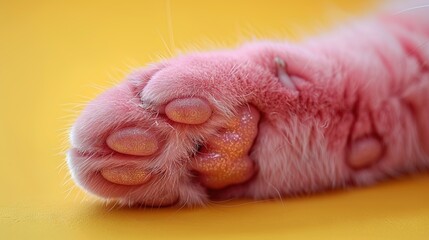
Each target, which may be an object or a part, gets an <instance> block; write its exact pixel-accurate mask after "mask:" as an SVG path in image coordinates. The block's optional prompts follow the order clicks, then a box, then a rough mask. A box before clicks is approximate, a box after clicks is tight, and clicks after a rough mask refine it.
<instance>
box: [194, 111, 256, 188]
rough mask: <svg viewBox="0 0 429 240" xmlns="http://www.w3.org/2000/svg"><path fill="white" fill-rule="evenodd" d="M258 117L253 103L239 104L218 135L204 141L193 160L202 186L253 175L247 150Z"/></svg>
mask: <svg viewBox="0 0 429 240" xmlns="http://www.w3.org/2000/svg"><path fill="white" fill-rule="evenodd" d="M259 117H260V116H259V112H258V111H257V110H256V109H255V108H254V107H252V106H248V107H247V106H246V107H242V108H241V109H240V110H239V111H238V114H237V115H236V116H235V117H233V118H232V119H230V121H229V122H228V123H227V125H226V126H225V128H224V129H223V130H222V131H220V132H219V135H217V136H214V137H212V138H210V139H209V140H208V141H207V143H206V144H205V146H204V147H203V149H201V151H200V154H199V155H198V156H197V157H196V158H195V161H194V163H193V167H194V169H195V170H196V171H198V172H199V173H201V176H200V180H201V182H202V184H203V185H204V186H206V187H208V188H212V189H220V188H224V187H226V186H229V185H232V184H238V183H243V182H246V181H247V180H249V179H250V178H251V177H252V176H253V174H254V172H255V167H254V163H253V161H252V160H251V159H250V158H249V157H248V152H249V150H250V148H251V147H252V144H253V141H254V139H255V137H256V135H257V132H258V122H259Z"/></svg>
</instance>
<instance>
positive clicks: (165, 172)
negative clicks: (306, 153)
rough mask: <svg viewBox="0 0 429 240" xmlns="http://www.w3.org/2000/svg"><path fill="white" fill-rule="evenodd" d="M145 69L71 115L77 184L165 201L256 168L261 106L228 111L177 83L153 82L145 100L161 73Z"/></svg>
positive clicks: (186, 198) (115, 195) (110, 195)
mask: <svg viewBox="0 0 429 240" xmlns="http://www.w3.org/2000/svg"><path fill="white" fill-rule="evenodd" d="M149 71H150V70H149ZM147 73H148V71H147V70H144V71H143V72H142V73H140V74H137V75H136V76H135V77H136V78H138V79H139V81H138V84H140V83H144V85H138V84H136V83H135V82H134V80H133V79H131V80H130V81H126V82H124V83H123V84H121V85H119V86H117V87H115V88H113V89H111V90H109V91H107V92H105V93H104V94H102V95H101V96H100V97H98V98H97V99H95V100H94V101H92V102H91V103H90V104H89V105H88V107H87V108H86V109H85V110H84V112H83V114H82V115H81V116H80V117H79V119H78V120H77V122H76V124H75V125H74V127H73V130H72V133H71V135H72V136H71V138H72V145H73V148H72V149H71V150H70V152H69V154H68V163H69V165H70V167H71V170H72V176H73V178H74V179H75V180H76V181H77V182H78V184H79V185H80V186H82V187H83V188H84V189H86V190H88V191H89V192H91V193H94V194H96V195H98V196H101V197H104V198H107V199H114V200H118V201H119V202H121V203H123V204H141V205H145V206H166V205H171V204H176V203H178V204H189V205H196V204H201V203H202V201H205V199H206V198H207V193H206V190H208V189H222V188H225V187H228V186H231V185H236V184H241V183H245V182H247V181H249V180H250V179H251V178H252V176H253V175H254V174H255V172H256V167H255V163H254V161H252V159H251V158H250V157H249V154H250V151H251V147H252V144H253V142H254V140H255V138H256V136H257V133H258V122H259V118H260V114H259V111H258V110H257V109H256V108H255V107H253V106H251V105H249V104H246V103H243V104H240V105H236V106H233V107H232V109H231V112H228V113H226V112H224V109H222V108H219V107H222V106H223V105H219V101H221V100H218V101H214V99H213V98H212V97H206V96H204V95H199V96H198V94H190V93H187V92H186V91H182V92H180V88H179V87H177V88H176V90H174V89H173V90H172V89H170V88H169V87H168V88H165V89H164V90H162V89H160V88H162V86H161V87H160V86H157V87H156V89H157V90H159V92H158V93H157V94H156V96H155V98H154V97H152V99H148V97H147V96H149V98H151V97H150V94H149V93H147V92H145V91H148V89H149V90H150V88H151V86H152V85H156V84H159V83H160V82H161V80H160V79H159V78H157V77H156V76H154V75H153V73H152V74H147ZM145 74H147V75H145ZM131 78H132V77H131ZM188 83H189V82H188V81H184V82H183V83H182V85H186V84H188ZM168 90H170V91H175V92H176V93H177V95H176V96H173V94H169V93H168V92H167V91H168ZM188 90H189V88H188ZM206 90H207V91H210V89H209V88H207V89H206ZM136 93H137V96H139V95H140V96H141V97H136ZM212 96H214V95H212ZM157 97H158V98H157ZM160 99H161V100H160Z"/></svg>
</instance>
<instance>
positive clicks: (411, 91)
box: [68, 11, 429, 207]
mask: <svg viewBox="0 0 429 240" xmlns="http://www.w3.org/2000/svg"><path fill="white" fill-rule="evenodd" d="M427 12H428V11H426V13H427ZM428 40H429V21H428V18H427V17H426V16H425V14H415V13H413V14H399V15H382V16H379V17H377V18H375V19H372V20H369V21H361V22H359V23H356V24H352V25H349V26H348V28H347V29H342V30H340V31H336V32H333V33H332V34H330V35H326V36H323V37H319V38H314V39H312V40H309V41H306V42H303V43H300V44H296V45H294V44H289V43H276V42H256V43H249V44H245V45H243V46H242V47H239V48H238V49H235V50H229V51H215V52H206V53H193V54H189V55H185V56H178V57H176V58H173V59H170V60H167V61H164V62H161V63H158V64H154V65H151V66H149V67H146V68H143V69H138V70H136V71H135V72H133V73H132V74H130V75H129V76H128V77H127V79H126V80H125V81H123V82H122V83H120V84H119V85H118V86H115V87H113V88H112V89H110V90H108V91H106V92H104V93H103V94H101V95H100V96H99V97H98V98H96V99H95V100H93V101H92V102H90V103H89V104H88V106H87V108H86V109H85V110H84V111H83V112H82V114H81V115H80V117H79V118H78V119H77V121H76V123H75V124H74V126H73V128H72V131H71V144H72V149H70V151H69V152H68V164H69V166H70V169H71V173H72V177H73V179H74V180H75V181H76V182H77V183H78V185H80V186H81V187H82V188H84V189H86V190H87V191H89V192H91V193H93V194H95V195H98V196H100V197H103V198H106V199H112V200H116V201H119V202H120V203H123V204H130V205H133V204H136V205H145V206H155V207H157V206H170V205H178V206H182V205H185V206H199V205H203V204H205V203H207V202H209V201H210V200H212V199H228V198H241V197H250V198H254V199H267V198H277V197H280V196H291V195H296V194H306V193H313V192H319V191H323V190H327V189H333V188H341V187H346V186H352V185H367V184H373V183H375V182H377V181H379V180H382V179H386V178H389V177H394V176H398V175H400V174H403V173H410V172H413V171H416V170H425V169H427V168H428V166H429V157H428V156H429V124H428V123H429V109H428V106H429V97H428V96H429V71H428V62H429V47H428V44H427V42H428Z"/></svg>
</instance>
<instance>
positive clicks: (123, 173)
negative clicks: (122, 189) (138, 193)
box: [101, 167, 151, 185]
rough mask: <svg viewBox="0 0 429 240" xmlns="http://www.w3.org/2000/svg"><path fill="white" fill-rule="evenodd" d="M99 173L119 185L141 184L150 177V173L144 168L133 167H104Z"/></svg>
mask: <svg viewBox="0 0 429 240" xmlns="http://www.w3.org/2000/svg"><path fill="white" fill-rule="evenodd" d="M101 175H102V176H103V177H104V178H105V179H106V180H108V181H110V182H112V183H116V184H120V185H141V184H144V183H146V182H148V181H149V180H150V179H151V174H150V173H149V172H148V171H147V170H144V169H138V168H134V167H117V168H105V169H103V170H101Z"/></svg>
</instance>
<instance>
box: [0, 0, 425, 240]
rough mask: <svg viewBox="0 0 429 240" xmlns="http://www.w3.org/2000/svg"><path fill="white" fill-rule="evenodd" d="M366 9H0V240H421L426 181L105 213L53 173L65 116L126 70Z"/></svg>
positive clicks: (277, 5) (190, 5)
mask: <svg viewBox="0 0 429 240" xmlns="http://www.w3.org/2000/svg"><path fill="white" fill-rule="evenodd" d="M294 2H295V3H294ZM370 8H372V3H370V2H368V1H347V0H343V1H340V0H337V1H305V0H301V1H269V0H265V1H259V3H254V1H240V2H239V1H234V3H229V1H227V0H222V1H206V2H205V3H201V2H200V1H190V0H189V1H174V0H173V1H171V3H170V9H171V14H167V12H168V9H169V8H168V6H167V4H166V2H164V1H160V2H156V1H125V0H122V1H115V2H112V1H69V3H65V1H37V2H36V1H34V2H32V1H27V2H25V1H1V2H0V98H1V101H0V105H1V107H0V109H1V113H0V114H1V117H0V152H1V157H0V196H1V197H0V239H49V238H52V239H112V238H123V239H131V238H135V239H162V238H165V239H241V238H243V239H256V238H259V239H285V238H286V237H290V238H291V239H305V238H313V239H333V238H337V239H412V238H415V239H419V238H420V239H428V236H429V177H428V175H427V174H423V175H420V176H417V177H411V178H406V179H403V180H399V181H391V182H388V183H384V184H381V185H377V186H375V187H371V188H365V189H355V190H351V191H339V192H332V193H328V194H322V195H317V196H313V197H305V198H300V199H286V200H284V201H283V202H282V201H266V202H259V203H249V202H247V203H246V202H230V203H225V204H218V205H213V206H211V207H209V208H205V209H193V210H189V209H182V210H177V209H161V210H136V209H133V210H130V209H128V210H127V209H123V210H118V209H115V210H109V209H110V208H111V207H112V206H108V207H103V205H102V204H100V203H99V202H97V201H94V200H93V199H92V198H91V197H88V196H87V195H86V194H84V193H83V192H82V191H80V190H79V189H77V188H75V187H73V183H72V182H70V181H68V175H67V169H66V168H65V167H64V164H63V163H64V155H63V151H64V149H66V148H67V142H66V141H65V139H66V135H65V133H66V131H67V128H68V127H69V125H70V123H71V122H72V121H73V119H75V117H76V114H77V113H76V111H79V110H81V109H82V104H83V103H85V102H86V101H87V100H88V99H91V98H93V97H94V96H96V95H97V94H98V93H99V92H101V91H102V89H104V88H106V87H108V86H111V85H112V84H113V83H115V82H117V81H118V80H120V79H121V78H122V77H123V75H124V73H125V72H127V71H128V70H129V69H130V68H131V67H135V66H139V65H144V64H146V63H148V62H151V61H155V60H157V59H158V56H170V54H171V53H170V52H171V51H173V52H174V49H175V48H180V49H187V48H192V47H193V46H195V45H197V46H203V47H210V46H214V45H217V44H219V43H220V44H222V45H233V44H235V43H236V42H238V41H240V40H242V39H245V38H249V37H251V36H252V35H257V36H269V37H277V38H278V37H282V36H284V37H289V38H297V36H299V35H300V34H297V33H305V32H306V31H309V30H310V32H314V31H316V30H319V29H321V28H325V27H326V26H327V23H329V22H331V21H332V20H333V19H334V20H335V19H341V18H344V17H345V15H346V14H345V15H344V13H353V14H356V13H358V12H362V11H365V9H370ZM332 14H334V15H335V16H336V17H334V18H332ZM169 19H171V20H172V21H171V23H172V24H171V26H172V29H173V31H172V32H173V34H172V35H171V34H170V31H169ZM170 36H173V37H172V38H171V37H170ZM171 39H174V43H173V41H172V40H171Z"/></svg>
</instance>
